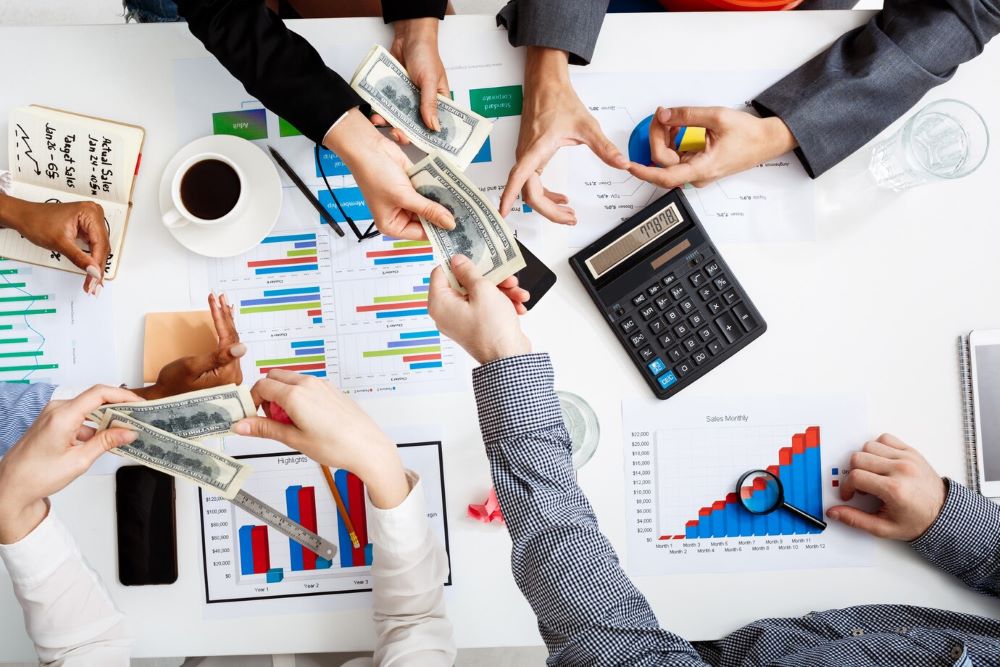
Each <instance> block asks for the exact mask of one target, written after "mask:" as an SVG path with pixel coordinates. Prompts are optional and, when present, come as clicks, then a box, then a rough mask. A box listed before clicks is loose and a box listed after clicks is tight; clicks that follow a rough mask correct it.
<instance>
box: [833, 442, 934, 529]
mask: <svg viewBox="0 0 1000 667" xmlns="http://www.w3.org/2000/svg"><path fill="white" fill-rule="evenodd" d="M859 491H860V492H863V493H867V494H869V495H873V496H875V497H876V498H878V499H879V500H881V501H882V507H880V508H879V510H878V512H876V513H874V514H869V513H868V512H865V511H862V510H860V509H858V508H856V507H850V506H848V505H837V506H836V507H831V508H830V509H829V510H828V511H827V515H828V516H829V517H830V518H831V519H836V520H837V521H840V522H842V523H845V524H847V525H848V526H853V527H855V528H860V529H861V530H863V531H865V532H867V533H871V534H872V535H875V536H877V537H886V538H889V539H893V540H906V541H912V540H915V539H917V538H918V537H920V536H921V535H923V534H924V533H925V532H927V529H928V528H930V527H931V524H933V523H934V520H935V519H937V517H938V515H939V514H940V513H941V508H942V507H943V506H944V499H945V492H946V490H945V482H944V480H943V479H942V478H941V477H940V476H939V475H938V474H937V473H936V472H935V471H934V468H932V467H931V466H930V464H929V463H927V461H926V459H924V457H923V456H921V455H920V452H918V451H917V450H915V449H913V448H912V447H910V446H909V445H907V444H906V443H905V442H903V441H902V440H900V439H899V438H897V437H896V436H894V435H889V434H888V433H885V434H882V435H880V436H879V437H878V439H877V440H873V441H870V442H866V443H865V446H864V447H863V448H862V449H861V451H859V452H854V454H852V455H851V472H850V473H848V475H847V481H846V482H844V484H843V485H841V487H840V497H841V499H842V500H845V501H847V500H850V499H851V498H853V497H854V494H855V493H856V492H859Z"/></svg>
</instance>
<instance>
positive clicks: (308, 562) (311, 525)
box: [299, 486, 317, 570]
mask: <svg viewBox="0 0 1000 667" xmlns="http://www.w3.org/2000/svg"><path fill="white" fill-rule="evenodd" d="M299 523H301V524H302V527H303V528H308V529H309V530H311V531H312V532H314V533H315V532H316V531H317V527H316V487H314V486H303V487H302V488H301V489H300V490H299ZM302 569H304V570H315V569H316V552H315V551H310V550H309V549H303V550H302Z"/></svg>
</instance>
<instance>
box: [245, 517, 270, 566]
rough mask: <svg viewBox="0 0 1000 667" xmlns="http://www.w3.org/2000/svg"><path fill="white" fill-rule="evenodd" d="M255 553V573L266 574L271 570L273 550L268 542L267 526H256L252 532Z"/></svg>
mask: <svg viewBox="0 0 1000 667" xmlns="http://www.w3.org/2000/svg"><path fill="white" fill-rule="evenodd" d="M250 548H251V550H252V551H253V573H254V574H266V573H267V571H268V570H270V569H271V549H270V545H269V544H268V542H267V526H254V527H253V528H252V529H251V531H250Z"/></svg>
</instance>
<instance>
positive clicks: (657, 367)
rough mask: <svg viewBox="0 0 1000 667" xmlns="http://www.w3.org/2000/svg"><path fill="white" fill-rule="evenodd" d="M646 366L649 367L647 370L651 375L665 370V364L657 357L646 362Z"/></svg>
mask: <svg viewBox="0 0 1000 667" xmlns="http://www.w3.org/2000/svg"><path fill="white" fill-rule="evenodd" d="M646 367H647V368H649V372H650V373H652V374H653V377H656V376H657V375H659V374H660V373H662V372H663V371H665V370H667V365H666V364H665V363H663V360H662V359H660V358H659V357H657V358H656V359H653V360H652V361H651V362H649V363H648V364H646Z"/></svg>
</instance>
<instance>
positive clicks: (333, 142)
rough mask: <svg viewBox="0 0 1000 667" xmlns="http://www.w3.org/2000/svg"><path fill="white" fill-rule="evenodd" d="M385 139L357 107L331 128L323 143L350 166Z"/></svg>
mask: <svg viewBox="0 0 1000 667" xmlns="http://www.w3.org/2000/svg"><path fill="white" fill-rule="evenodd" d="M385 140H386V139H385V137H383V136H382V135H381V134H380V133H379V131H378V130H377V129H375V126H374V125H372V124H371V121H369V120H368V119H367V118H365V115H364V114H363V113H361V111H360V110H359V109H358V108H357V107H355V108H353V109H351V110H350V111H348V112H347V115H346V116H344V118H343V119H342V120H340V121H339V122H337V123H336V124H335V125H334V126H333V127H331V128H330V130H329V131H328V132H327V133H326V136H325V137H323V145H324V146H326V147H327V148H329V149H330V150H331V151H333V152H334V153H336V154H337V156H338V157H340V159H342V160H343V161H344V162H345V163H347V166H348V167H349V168H350V167H351V166H352V164H351V163H352V162H354V161H360V160H361V159H363V156H365V155H367V154H370V153H371V152H372V151H374V150H376V149H377V147H378V146H379V144H380V143H381V142H382V141H385ZM352 171H353V169H352Z"/></svg>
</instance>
